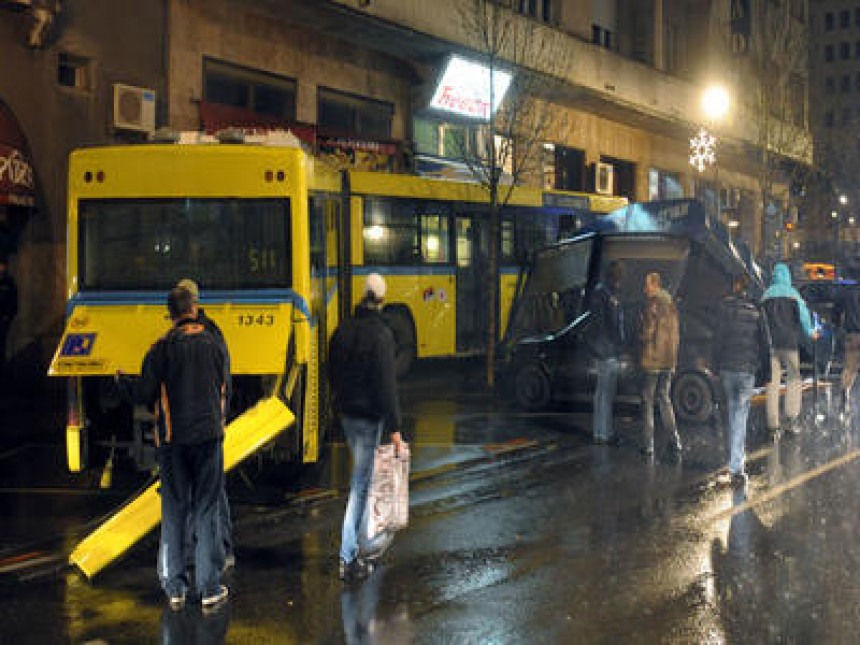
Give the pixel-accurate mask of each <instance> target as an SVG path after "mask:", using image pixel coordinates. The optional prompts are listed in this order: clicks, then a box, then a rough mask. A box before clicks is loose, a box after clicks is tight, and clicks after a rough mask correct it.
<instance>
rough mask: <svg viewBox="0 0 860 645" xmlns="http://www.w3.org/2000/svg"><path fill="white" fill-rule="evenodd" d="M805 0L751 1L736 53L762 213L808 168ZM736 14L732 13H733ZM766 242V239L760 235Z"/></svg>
mask: <svg viewBox="0 0 860 645" xmlns="http://www.w3.org/2000/svg"><path fill="white" fill-rule="evenodd" d="M805 5H806V3H805V1H804V0H788V1H785V2H772V1H770V0H751V1H750V3H749V5H748V7H749V11H750V16H749V25H750V34H749V38H748V39H746V40H745V41H743V42H744V44H745V45H746V47H745V51H743V52H736V53H741V54H745V55H743V56H741V57H740V59H739V60H740V61H741V69H740V70H739V71H740V73H741V78H744V79H749V80H751V81H752V83H745V84H744V86H745V87H746V88H749V89H750V91H751V96H749V97H746V99H747V105H746V107H747V109H748V110H749V114H748V118H749V119H750V121H751V122H752V123H753V124H754V126H755V136H756V148H757V150H756V153H757V155H758V163H757V172H756V174H757V183H758V186H759V191H760V197H761V207H762V213H763V214H764V213H766V212H767V209H768V206H769V204H771V203H772V202H775V201H782V202H784V203H788V202H789V197H790V195H789V190H790V187H791V185H792V184H794V183H796V182H799V181H804V180H805V179H806V178H807V177H808V176H810V172H811V171H812V139H811V137H810V135H809V131H808V129H807V127H806V87H807V73H806V70H807V65H808V43H809V36H808V31H807V21H806V18H805ZM733 17H734V16H733ZM763 241H764V240H763Z"/></svg>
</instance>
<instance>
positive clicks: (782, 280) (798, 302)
mask: <svg viewBox="0 0 860 645" xmlns="http://www.w3.org/2000/svg"><path fill="white" fill-rule="evenodd" d="M762 308H763V309H764V313H765V316H766V317H767V322H768V327H769V330H770V338H771V341H772V343H773V354H772V358H771V380H770V383H768V385H767V392H766V395H767V396H766V398H765V409H766V412H767V427H768V430H769V431H770V433H771V434H772V435H775V434H777V433H778V432H779V384H780V380H781V378H782V370H783V368H785V372H786V384H785V390H786V392H785V416H786V418H787V423H786V427H785V430H786V432H787V433H789V434H796V433H797V432H798V431H799V430H800V426H799V418H800V402H801V385H802V383H801V380H800V343H801V341H803V340H805V339H810V340H811V339H812V337H813V329H812V320H811V319H810V317H809V310H808V309H807V308H806V303H805V302H803V298H801V297H800V294H799V293H797V290H796V289H795V288H794V287H792V286H791V273H790V272H789V270H788V267H787V266H786V265H785V264H782V263H781V262H780V263H779V264H777V265H776V266H775V267H774V268H773V283H772V284H771V286H770V287H769V288H768V290H767V291H765V292H764V296H763V297H762Z"/></svg>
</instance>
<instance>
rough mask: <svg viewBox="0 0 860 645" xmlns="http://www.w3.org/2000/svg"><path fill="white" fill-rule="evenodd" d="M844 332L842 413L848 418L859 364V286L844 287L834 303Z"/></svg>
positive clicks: (844, 417) (845, 418)
mask: <svg viewBox="0 0 860 645" xmlns="http://www.w3.org/2000/svg"><path fill="white" fill-rule="evenodd" d="M836 305H837V307H838V311H839V313H840V314H841V318H842V331H843V332H845V355H844V357H843V360H842V406H841V407H842V415H843V419H844V420H846V421H847V420H848V418H849V414H850V412H851V408H852V405H851V388H852V387H853V386H854V380H855V379H856V378H857V367H858V365H860V287H857V286H851V287H845V290H844V292H843V294H842V297H841V298H840V299H839V300H838V302H837V303H836Z"/></svg>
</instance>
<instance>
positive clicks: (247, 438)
mask: <svg viewBox="0 0 860 645" xmlns="http://www.w3.org/2000/svg"><path fill="white" fill-rule="evenodd" d="M294 419H295V417H294V415H293V413H292V412H291V411H290V410H289V409H288V408H287V406H286V405H284V404H283V402H282V401H281V400H280V399H278V398H277V397H272V398H269V399H265V400H263V401H261V402H260V403H258V404H257V405H256V406H255V407H253V408H251V409H250V410H248V411H247V412H245V413H244V414H242V415H241V416H240V417H238V418H237V419H235V420H234V421H233V422H232V423H231V424H230V425H229V426H228V427H227V431H226V433H225V437H224V470H225V471H228V470H230V469H231V468H233V467H234V466H235V465H236V464H238V463H239V462H240V461H242V460H243V459H244V458H245V457H247V456H248V455H250V454H252V453H254V452H255V451H257V450H258V449H259V448H260V447H262V446H263V445H264V444H266V443H267V442H268V441H270V440H271V439H272V438H273V437H275V435H277V434H278V433H279V432H281V431H283V430H284V429H286V428H287V427H289V425H290V424H291V423H292V422H293V421H294ZM160 521H161V498H160V497H159V495H158V483H155V484H152V485H151V486H150V487H149V488H147V489H146V490H145V491H144V492H143V493H141V494H140V495H139V496H138V497H136V498H135V499H134V500H132V502H131V503H129V504H128V505H126V506H125V507H123V508H122V509H121V510H120V511H118V512H117V513H116V514H115V515H113V516H112V517H111V518H110V519H109V520H107V521H106V522H105V523H104V524H102V525H101V526H99V527H98V528H97V529H96V530H95V531H93V532H92V533H91V534H90V535H88V536H87V537H86V538H84V540H83V541H82V542H81V543H80V544H78V546H77V547H76V548H75V550H74V551H73V552H72V555H71V556H70V557H69V562H70V563H71V564H74V565H76V566H77V567H78V568H79V569H80V570H81V571H82V572H83V573H84V574H85V575H86V576H87V577H88V578H91V577H93V576H94V575H96V574H97V573H98V572H99V571H101V570H102V569H104V568H105V567H106V566H107V565H109V564H110V563H111V562H113V561H114V560H116V559H117V558H118V557H120V556H121V555H122V554H123V553H125V552H126V551H128V550H129V549H130V548H131V547H132V546H134V545H135V544H136V543H137V542H138V541H140V540H141V539H142V538H143V537H144V536H145V535H146V534H147V533H149V532H150V531H151V530H152V529H154V528H155V527H156V526H157V525H158V523H159V522H160Z"/></svg>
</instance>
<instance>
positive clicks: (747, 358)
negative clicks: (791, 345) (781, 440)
mask: <svg viewBox="0 0 860 645" xmlns="http://www.w3.org/2000/svg"><path fill="white" fill-rule="evenodd" d="M747 284H748V281H747V279H746V277H745V276H744V277H739V278H736V279H735V281H734V293H733V294H732V295H730V296H728V297H726V298H725V300H723V303H722V306H721V308H720V314H719V322H718V325H717V335H716V338H715V340H714V356H715V357H716V358H717V367H718V369H719V372H720V381H721V383H722V384H723V389H724V390H725V396H726V398H725V401H726V408H727V412H728V427H729V478H730V482H731V484H732V485H734V486H743V485H744V484H746V480H747V475H746V469H745V461H746V436H747V417H748V416H749V410H750V400H751V399H752V393H753V388H754V387H755V378H756V373H761V374H762V375H763V376H762V379H761V380H762V381H763V382H770V373H769V372H770V369H771V356H770V345H771V342H770V330H769V329H768V325H767V320H766V319H765V317H764V314H763V313H762V311H761V309H760V308H759V307H758V306H757V305H756V304H755V302H753V300H752V299H751V298H750V297H749V296H748V295H747V294H746V291H745V290H746V287H747Z"/></svg>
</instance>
